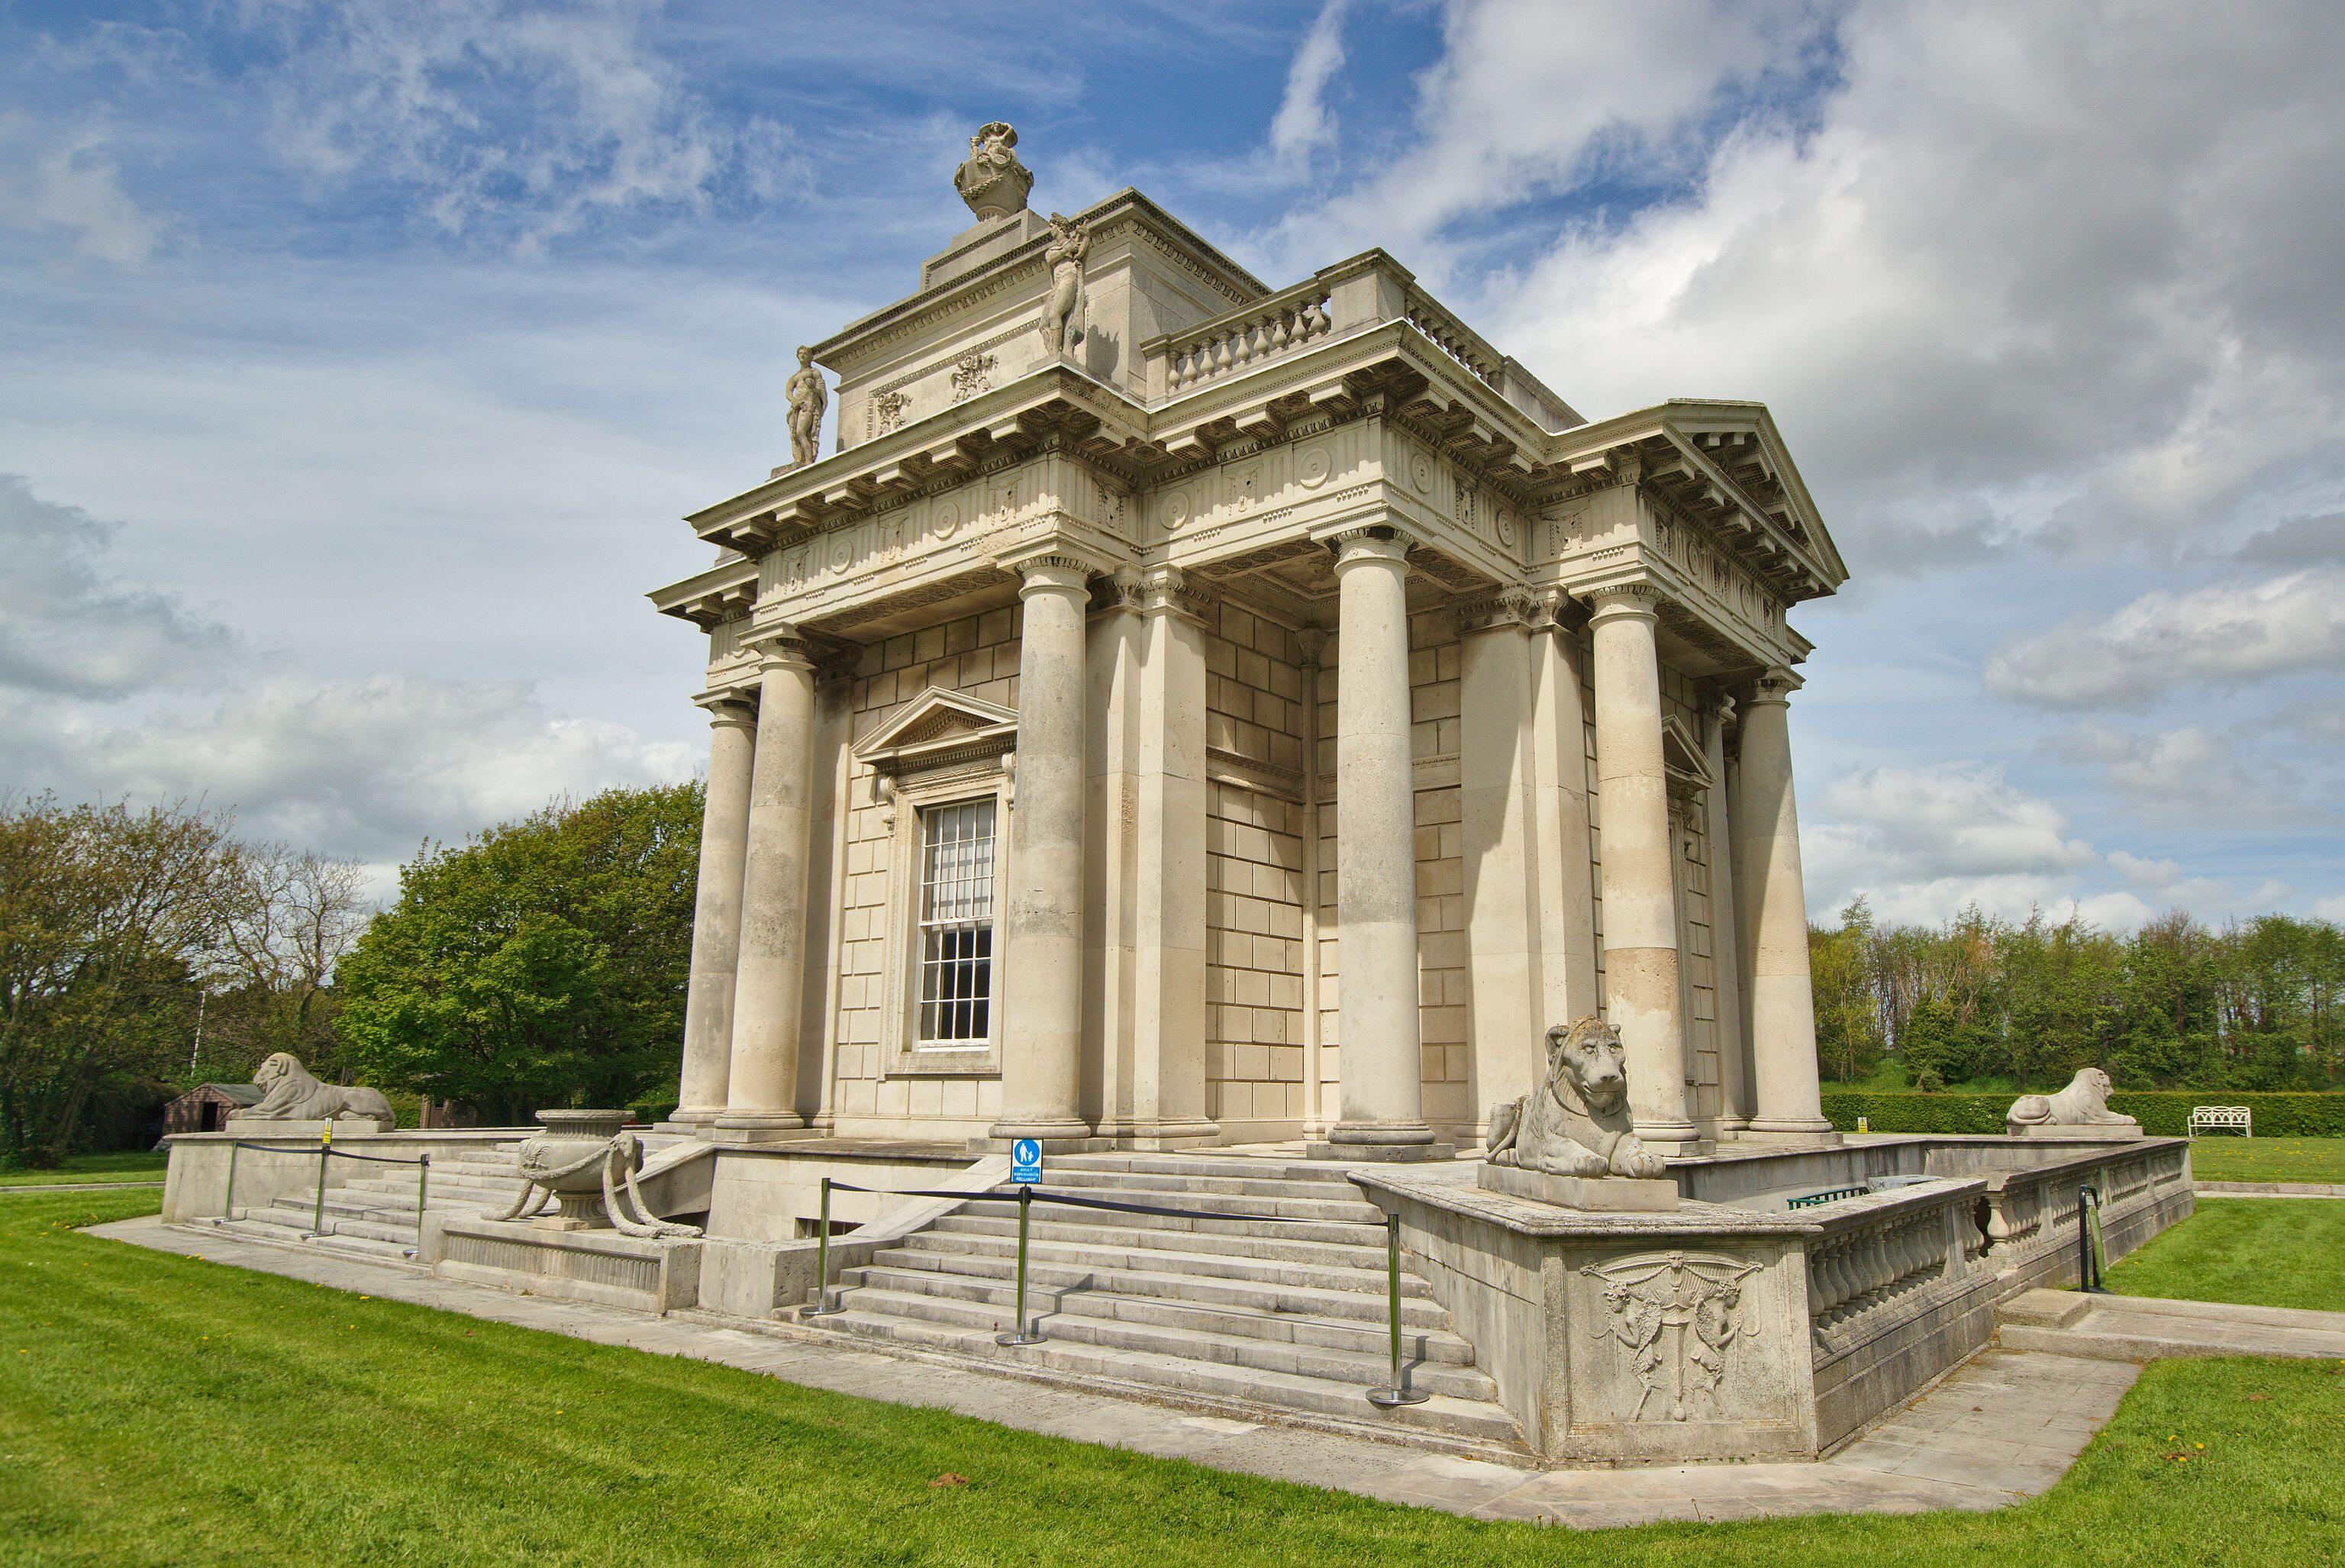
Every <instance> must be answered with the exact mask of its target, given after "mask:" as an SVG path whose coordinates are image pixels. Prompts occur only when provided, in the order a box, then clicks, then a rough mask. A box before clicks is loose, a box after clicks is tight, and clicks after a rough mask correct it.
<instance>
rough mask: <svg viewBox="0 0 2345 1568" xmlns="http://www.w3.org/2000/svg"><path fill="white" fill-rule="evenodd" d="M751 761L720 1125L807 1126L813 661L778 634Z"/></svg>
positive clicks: (769, 653) (760, 682)
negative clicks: (802, 1072)
mask: <svg viewBox="0 0 2345 1568" xmlns="http://www.w3.org/2000/svg"><path fill="white" fill-rule="evenodd" d="M764 646H765V649H766V659H765V664H764V666H763V667H762V668H761V669H760V671H759V674H758V677H757V744H756V761H755V763H754V764H753V765H752V768H751V770H750V778H749V826H748V837H747V850H746V854H745V856H744V858H743V862H742V869H741V950H740V967H739V973H738V974H737V975H736V979H735V983H734V987H733V1064H732V1071H731V1073H730V1074H729V1075H728V1076H727V1079H726V1095H725V1107H726V1108H725V1114H724V1115H721V1116H719V1117H717V1118H716V1125H717V1126H719V1127H720V1128H729V1129H734V1130H737V1131H743V1132H749V1133H753V1134H754V1133H770V1132H777V1131H787V1130H789V1129H792V1128H797V1127H803V1126H804V1125H806V1121H805V1118H803V1117H802V1116H800V1115H798V1112H797V1071H798V1035H799V1029H800V1024H801V1021H802V1019H801V1005H800V1004H801V1003H802V1002H803V1001H804V993H805V988H806V927H807V921H806V901H807V826H808V821H809V818H810V816H811V811H810V807H811V806H812V794H813V786H814V776H813V762H812V757H811V752H812V750H813V746H814V664H813V661H812V660H811V659H809V658H808V657H807V649H806V647H805V645H804V644H803V643H802V642H800V641H799V640H798V639H797V637H796V636H792V635H788V634H783V635H779V636H769V637H767V638H766V639H764Z"/></svg>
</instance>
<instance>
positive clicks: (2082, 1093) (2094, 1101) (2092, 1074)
mask: <svg viewBox="0 0 2345 1568" xmlns="http://www.w3.org/2000/svg"><path fill="white" fill-rule="evenodd" d="M2116 1086H2117V1085H2116V1084H2112V1083H2111V1082H2110V1081H2109V1075H2108V1074H2106V1073H2104V1072H2102V1071H2101V1070H2100V1069H2099V1068H2098V1067H2080V1068H2078V1069H2077V1071H2076V1076H2075V1077H2073V1078H2071V1079H2069V1080H2068V1086H2067V1087H2066V1088H2065V1089H2063V1090H2061V1091H2060V1092H2059V1093H2058V1094H2056V1095H2021V1096H2020V1097H2019V1098H2018V1099H2016V1100H2014V1101H2013V1102H2012V1103H2011V1109H2010V1110H2008V1111H2006V1112H2005V1113H2004V1118H2003V1122H2004V1125H2005V1127H2006V1128H2007V1129H2009V1131H2010V1132H2011V1133H2012V1134H2013V1135H2018V1134H2021V1133H2024V1132H2026V1131H2027V1130H2028V1129H2029V1128H2031V1127H2108V1128H2112V1129H2120V1130H2121V1129H2125V1128H2131V1129H2132V1130H2133V1131H2134V1132H2136V1133H2138V1132H2140V1131H2141V1124H2140V1123H2139V1122H2137V1121H2135V1120H2134V1119H2133V1118H2132V1117H2131V1116H2121V1115H2117V1113H2116V1112H2115V1111H2112V1110H2110V1109H2109V1093H2110V1091H2111V1090H2113V1089H2114V1088H2116Z"/></svg>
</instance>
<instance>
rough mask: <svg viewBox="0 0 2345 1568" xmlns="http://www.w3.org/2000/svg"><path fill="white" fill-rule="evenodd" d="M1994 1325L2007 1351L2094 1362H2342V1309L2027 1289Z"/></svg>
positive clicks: (2000, 1313)
mask: <svg viewBox="0 0 2345 1568" xmlns="http://www.w3.org/2000/svg"><path fill="white" fill-rule="evenodd" d="M1995 1322H1996V1333H1997V1335H1998V1337H1999V1338H2000V1339H2002V1341H2003V1343H2004V1345H2005V1348H2006V1349H2014V1350H2047V1351H2050V1352H2052V1353H2054V1354H2056V1355H2062V1356H2081V1357H2085V1358H2086V1359H2092V1360H2097V1361H2157V1360H2164V1359H2167V1358H2168V1357H2174V1356H2279V1357H2286V1358H2291V1359H2318V1360H2338V1361H2345V1312H2310V1311H2302V1310H2298V1309H2294V1308H2279V1307H2240V1306H2234V1305H2231V1304H2229V1303H2227V1302H2216V1301H2169V1300H2164V1299H2160V1298H2154V1297H2137V1296H2087V1295H2083V1294H2080V1293H2078V1292H2075V1291H2068V1290H2029V1291H2025V1292H2023V1293H2022V1294H2020V1295H2018V1296H2016V1297H2014V1298H2012V1299H2011V1300H2009V1301H2006V1302H2005V1303H2004V1304H2003V1305H2002V1306H2000V1307H1998V1308H1995Z"/></svg>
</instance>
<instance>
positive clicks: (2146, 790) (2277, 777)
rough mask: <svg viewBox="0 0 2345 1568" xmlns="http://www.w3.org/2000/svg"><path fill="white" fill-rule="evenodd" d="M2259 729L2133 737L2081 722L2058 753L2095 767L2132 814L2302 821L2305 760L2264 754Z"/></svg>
mask: <svg viewBox="0 0 2345 1568" xmlns="http://www.w3.org/2000/svg"><path fill="white" fill-rule="evenodd" d="M2052 749H2053V751H2054V752H2055V753H2056V755H2058V756H2061V757H2064V758H2066V759H2068V760H2070V761H2074V762H2086V763H2090V764H2093V765H2094V766H2096V768H2097V769H2098V770H2099V774H2100V780H2101V783H2102V784H2103V785H2104V786H2105V787H2106V788H2107V789H2109V790H2111V791H2112V792H2113V793H2115V794H2116V795H2117V797H2118V798H2119V799H2123V800H2124V801H2125V802H2126V803H2127V805H2129V806H2131V807H2132V808H2134V809H2136V810H2137V811H2140V812H2142V813H2143V814H2144V815H2146V816H2149V817H2152V818H2161V819H2165V820H2178V821H2185V822H2229V823H2238V822H2243V821H2283V820H2290V819H2293V818H2297V817H2299V816H2300V815H2301V813H2302V812H2303V810H2304V806H2303V802H2302V799H2301V793H2302V786H2301V782H2300V779H2299V761H2300V759H2288V758H2275V757H2271V756H2269V755H2265V754H2264V748H2262V747H2261V746H2260V745H2259V736H2258V735H2257V734H2256V733H2254V727H2248V728H2247V732H2246V733H2242V732H2241V731H2240V730H2239V729H2238V728H2234V729H2233V730H2230V731H2226V732H2218V731H2215V730H2211V729H2208V728H2203V727H2201V726H2198V725H2185V726H2182V727H2181V728H2176V729H2163V730H2153V731H2150V732H2148V733H2147V734H2131V733H2127V732H2125V731H2121V730H2117V729H2112V728H2108V727H2107V726H2106V725H2100V724H2090V723H2087V724H2080V725H2077V726H2076V728H2072V729H2070V730H2068V731H2066V733H2064V734H2062V735H2061V736H2060V737H2059V738H2057V739H2056V740H2055V741H2054V742H2053V746H2052Z"/></svg>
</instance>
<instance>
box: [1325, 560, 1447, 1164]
mask: <svg viewBox="0 0 2345 1568" xmlns="http://www.w3.org/2000/svg"><path fill="white" fill-rule="evenodd" d="M1335 576H1336V580H1337V584H1338V605H1339V611H1338V613H1339V614H1340V616H1342V620H1341V622H1340V624H1339V626H1338V630H1337V634H1336V642H1337V647H1336V687H1335V704H1336V707H1335V728H1336V736H1335V919H1336V924H1337V928H1338V930H1337V939H1338V941H1339V942H1341V943H1342V948H1341V952H1342V968H1341V971H1340V972H1341V975H1342V980H1341V982H1340V983H1339V985H1338V988H1337V994H1338V998H1339V1008H1338V1018H1337V1023H1336V1043H1337V1045H1338V1046H1339V1047H1340V1049H1341V1052H1342V1056H1341V1060H1340V1063H1339V1071H1340V1074H1341V1076H1342V1080H1343V1082H1342V1087H1341V1090H1340V1092H1339V1094H1338V1095H1337V1101H1338V1105H1337V1118H1336V1122H1335V1126H1333V1127H1332V1128H1330V1129H1328V1134H1327V1136H1328V1142H1329V1144H1330V1145H1332V1152H1335V1153H1337V1154H1340V1155H1345V1156H1362V1155H1376V1154H1383V1155H1386V1156H1392V1155H1393V1154H1395V1153H1396V1152H1400V1151H1408V1150H1423V1149H1429V1146H1430V1145H1431V1144H1432V1143H1433V1129H1432V1128H1431V1127H1430V1126H1428V1125H1426V1121H1425V1078H1424V1072H1425V1069H1424V1064H1423V1061H1422V1053H1421V1052H1420V1050H1419V1048H1418V1034H1417V1011H1416V1010H1417V979H1416V785H1415V773H1414V767H1413V759H1412V758H1411V755H1410V748H1409V696H1408V601H1407V596H1406V583H1407V579H1408V545H1407V544H1406V542H1405V541H1404V540H1401V539H1399V538H1396V537H1394V536H1393V534H1392V531H1391V530H1389V529H1385V528H1368V529H1362V530H1359V531H1357V532H1355V533H1351V534H1347V535H1343V536H1342V537H1341V538H1340V539H1339V540H1338V541H1337V542H1336V554H1335Z"/></svg>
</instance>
